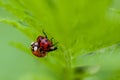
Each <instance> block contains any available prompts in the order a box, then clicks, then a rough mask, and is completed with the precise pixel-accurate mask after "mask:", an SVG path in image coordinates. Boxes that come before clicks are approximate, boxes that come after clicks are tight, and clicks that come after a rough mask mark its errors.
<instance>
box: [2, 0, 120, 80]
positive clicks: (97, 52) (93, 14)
mask: <svg viewBox="0 0 120 80" xmlns="http://www.w3.org/2000/svg"><path fill="white" fill-rule="evenodd" d="M112 3H113V1H112V0H74V1H73V0H33V1H29V0H10V1H9V0H5V1H4V0H1V1H0V6H1V8H3V9H5V10H6V11H8V12H10V13H11V14H12V15H13V16H14V17H15V18H14V19H9V18H2V17H1V19H0V22H4V23H7V24H9V25H11V26H13V27H15V28H16V29H18V30H20V31H21V32H23V33H24V34H25V35H26V36H27V37H28V38H29V39H30V40H35V39H36V37H37V36H38V35H41V34H42V33H41V30H42V29H44V30H45V32H47V33H49V34H50V35H52V36H53V37H54V38H55V40H57V41H58V42H59V44H58V50H57V51H55V52H51V53H49V54H48V56H47V57H45V58H42V59H41V58H40V59H38V58H35V59H37V60H38V61H39V62H40V63H43V64H45V65H46V67H47V68H49V69H50V70H51V72H53V73H54V74H53V77H54V79H55V80H71V79H72V80H75V79H76V78H78V80H82V79H84V80H116V79H115V78H114V76H117V75H118V74H119V67H115V66H113V65H116V66H119V65H120V64H118V63H117V62H115V61H119V57H118V56H117V55H119V54H118V53H119V48H118V47H119V46H118V45H117V46H114V45H115V44H118V43H119V41H120V37H119V34H120V27H119V26H120V17H119V10H117V9H115V8H114V6H112V5H113V4H112ZM11 45H13V46H15V47H17V48H19V49H21V50H22V51H24V52H26V53H29V54H30V55H32V54H31V52H30V50H29V49H28V48H27V47H29V45H28V46H27V47H26V46H24V44H22V43H17V42H16V43H15V42H13V43H11ZM110 46H112V48H111V47H110ZM104 48H105V51H104ZM114 48H115V49H114ZM108 49H111V50H108ZM117 50H118V51H117ZM32 56H33V55H32ZM101 56H102V57H101ZM99 57H100V58H99ZM112 58H113V59H114V60H113V59H112ZM91 59H92V60H91ZM103 60H104V61H103ZM90 61H91V62H90ZM112 61H113V63H111V62H112ZM108 65H109V66H111V68H110V67H109V66H108ZM108 67H109V68H108ZM77 68H78V69H77ZM107 68H108V69H107ZM76 69H77V71H78V72H74V71H75V70H76ZM117 69H118V71H117V72H116V70H117ZM79 70H80V71H79ZM108 72H110V73H109V75H112V76H107V73H108ZM113 73H115V74H116V75H115V74H114V75H113ZM104 74H105V75H106V76H104ZM118 76H119V75H118ZM110 77H113V78H110ZM74 78H75V79H74ZM49 79H50V78H49ZM49 79H47V80H49ZM22 80H24V79H22ZM32 80H37V79H32ZM38 80H39V79H38ZM40 80H41V79H40ZM44 80H46V79H44Z"/></svg>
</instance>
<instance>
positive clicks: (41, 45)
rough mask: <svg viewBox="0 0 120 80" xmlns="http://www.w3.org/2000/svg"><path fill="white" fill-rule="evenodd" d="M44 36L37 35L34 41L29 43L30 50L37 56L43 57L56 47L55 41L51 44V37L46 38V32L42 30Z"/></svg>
mask: <svg viewBox="0 0 120 80" xmlns="http://www.w3.org/2000/svg"><path fill="white" fill-rule="evenodd" d="M43 34H44V36H38V37H37V40H36V42H32V43H31V51H32V53H33V54H34V55H35V56H37V57H44V56H46V55H47V53H48V52H50V51H54V50H56V49H57V47H56V46H55V45H56V44H57V43H55V44H53V42H52V39H53V38H51V39H48V37H47V35H46V33H45V32H44V31H43Z"/></svg>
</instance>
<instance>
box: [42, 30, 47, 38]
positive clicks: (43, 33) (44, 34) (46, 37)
mask: <svg viewBox="0 0 120 80" xmlns="http://www.w3.org/2000/svg"><path fill="white" fill-rule="evenodd" d="M42 32H43V34H44V35H45V37H46V38H47V34H46V33H45V31H44V30H42Z"/></svg>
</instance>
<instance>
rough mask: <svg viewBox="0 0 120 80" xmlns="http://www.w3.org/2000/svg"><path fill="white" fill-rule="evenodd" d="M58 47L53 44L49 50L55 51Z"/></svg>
mask: <svg viewBox="0 0 120 80" xmlns="http://www.w3.org/2000/svg"><path fill="white" fill-rule="evenodd" d="M56 49H57V47H54V46H52V47H50V49H49V51H47V52H50V51H54V50H56Z"/></svg>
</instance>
